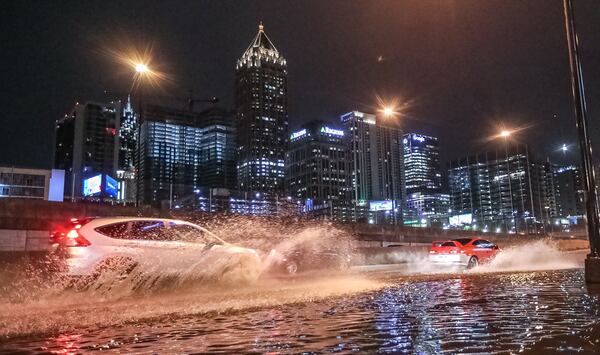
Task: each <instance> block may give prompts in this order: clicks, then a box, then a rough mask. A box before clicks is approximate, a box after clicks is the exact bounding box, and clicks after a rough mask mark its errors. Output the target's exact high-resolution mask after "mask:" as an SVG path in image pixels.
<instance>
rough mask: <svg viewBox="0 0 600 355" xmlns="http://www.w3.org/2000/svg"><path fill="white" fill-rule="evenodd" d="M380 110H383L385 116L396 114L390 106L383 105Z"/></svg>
mask: <svg viewBox="0 0 600 355" xmlns="http://www.w3.org/2000/svg"><path fill="white" fill-rule="evenodd" d="M381 112H383V115H384V116H386V117H390V116H394V115H395V114H396V112H395V111H394V109H393V108H392V107H390V106H387V107H384V108H383V109H382V110H381Z"/></svg>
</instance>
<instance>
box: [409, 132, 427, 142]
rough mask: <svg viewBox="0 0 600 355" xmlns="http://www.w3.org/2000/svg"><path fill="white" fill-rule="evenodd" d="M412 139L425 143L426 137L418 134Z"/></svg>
mask: <svg viewBox="0 0 600 355" xmlns="http://www.w3.org/2000/svg"><path fill="white" fill-rule="evenodd" d="M412 139H413V140H414V141H417V142H425V137H423V136H420V135H418V134H413V136H412Z"/></svg>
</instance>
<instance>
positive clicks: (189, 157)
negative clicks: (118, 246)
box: [138, 106, 235, 207]
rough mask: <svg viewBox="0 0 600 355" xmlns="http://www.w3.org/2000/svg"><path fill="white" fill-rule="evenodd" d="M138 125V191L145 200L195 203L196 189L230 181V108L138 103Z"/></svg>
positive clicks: (232, 156) (232, 153) (232, 134)
mask: <svg viewBox="0 0 600 355" xmlns="http://www.w3.org/2000/svg"><path fill="white" fill-rule="evenodd" d="M143 117H144V121H143V122H142V125H141V127H140V129H141V133H140V156H141V159H140V166H139V168H138V171H139V174H140V176H139V181H140V196H141V200H142V202H143V203H145V204H150V205H155V206H158V205H161V204H163V203H167V204H168V205H170V207H175V206H176V205H185V206H192V207H193V206H195V204H196V202H197V200H198V198H199V197H201V196H200V195H199V194H206V195H207V198H210V195H211V192H212V189H213V188H231V187H233V186H235V170H234V169H235V165H234V164H235V129H234V127H233V119H232V115H231V113H229V112H227V111H226V110H223V109H220V108H211V109H208V110H206V111H203V112H201V113H196V112H190V111H182V110H176V109H170V108H165V107H160V106H147V107H144V115H143Z"/></svg>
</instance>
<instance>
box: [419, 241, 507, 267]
mask: <svg viewBox="0 0 600 355" xmlns="http://www.w3.org/2000/svg"><path fill="white" fill-rule="evenodd" d="M499 251H500V249H499V248H498V246H497V245H496V244H494V243H492V242H490V241H488V240H485V239H482V238H460V239H452V240H443V241H435V242H433V243H432V244H431V250H430V251H429V262H430V263H432V264H435V265H447V266H462V267H466V268H467V269H472V268H474V267H476V266H477V265H479V264H480V263H486V262H489V261H491V260H492V259H493V258H494V257H495V256H496V255H497V254H498V252H499Z"/></svg>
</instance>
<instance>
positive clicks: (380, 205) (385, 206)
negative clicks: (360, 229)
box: [369, 200, 394, 211]
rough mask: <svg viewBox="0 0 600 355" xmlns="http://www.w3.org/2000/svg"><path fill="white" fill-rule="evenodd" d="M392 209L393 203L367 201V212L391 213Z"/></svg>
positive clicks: (387, 201)
mask: <svg viewBox="0 0 600 355" xmlns="http://www.w3.org/2000/svg"><path fill="white" fill-rule="evenodd" d="M393 209H394V201H392V200H386V201H369V211H391V210H393Z"/></svg>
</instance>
